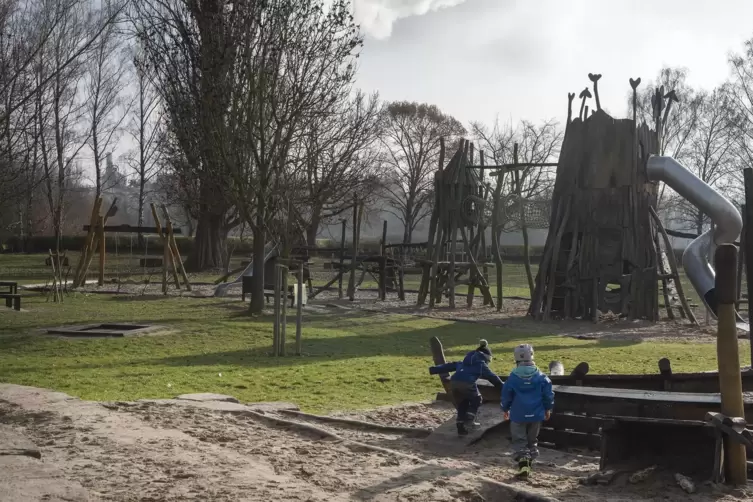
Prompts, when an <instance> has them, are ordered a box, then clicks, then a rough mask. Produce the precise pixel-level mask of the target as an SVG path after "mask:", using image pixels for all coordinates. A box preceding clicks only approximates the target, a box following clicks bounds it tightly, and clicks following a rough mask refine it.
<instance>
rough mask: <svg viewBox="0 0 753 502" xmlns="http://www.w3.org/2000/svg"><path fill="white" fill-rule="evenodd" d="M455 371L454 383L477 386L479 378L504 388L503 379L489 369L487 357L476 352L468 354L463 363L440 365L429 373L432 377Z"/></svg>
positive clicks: (433, 367) (430, 369)
mask: <svg viewBox="0 0 753 502" xmlns="http://www.w3.org/2000/svg"><path fill="white" fill-rule="evenodd" d="M453 371H454V372H455V373H454V374H453V375H452V378H451V379H450V380H452V381H454V382H467V383H470V384H475V383H476V381H477V380H478V379H479V378H483V379H484V380H488V381H489V382H490V383H491V384H492V385H494V386H495V387H496V388H498V389H501V388H502V379H500V378H499V377H498V376H497V374H496V373H494V372H493V371H492V370H491V369H490V368H489V364H488V362H487V357H486V355H485V354H482V353H481V352H478V351H476V350H472V351H471V352H468V353H467V354H466V355H465V358H464V359H463V360H462V361H455V362H452V363H446V364H440V365H439V366H432V367H431V368H429V373H431V374H432V375H437V374H441V373H451V372H453Z"/></svg>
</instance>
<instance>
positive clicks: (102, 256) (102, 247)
mask: <svg viewBox="0 0 753 502" xmlns="http://www.w3.org/2000/svg"><path fill="white" fill-rule="evenodd" d="M97 232H98V234H99V278H98V279H97V284H98V285H100V286H103V285H104V284H105V254H106V251H105V217H104V216H100V217H99V227H98V228H97Z"/></svg>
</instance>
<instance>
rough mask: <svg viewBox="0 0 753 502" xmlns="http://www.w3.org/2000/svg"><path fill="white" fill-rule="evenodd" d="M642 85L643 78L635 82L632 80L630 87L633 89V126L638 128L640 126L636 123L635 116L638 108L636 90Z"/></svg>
mask: <svg viewBox="0 0 753 502" xmlns="http://www.w3.org/2000/svg"><path fill="white" fill-rule="evenodd" d="M639 85H641V77H638V78H637V79H635V80H633V79H632V78H631V79H630V87H631V88H632V89H633V125H634V126H637V125H638V124H636V123H635V116H636V112H637V110H636V107H637V106H638V91H636V89H637V88H638V86H639Z"/></svg>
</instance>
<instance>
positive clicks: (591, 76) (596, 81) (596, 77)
mask: <svg viewBox="0 0 753 502" xmlns="http://www.w3.org/2000/svg"><path fill="white" fill-rule="evenodd" d="M588 78H589V80H591V82H593V83H594V97H595V98H596V109H597V110H601V101H599V79H600V78H601V74H599V73H596V74H594V73H589V74H588Z"/></svg>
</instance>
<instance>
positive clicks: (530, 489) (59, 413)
mask: <svg viewBox="0 0 753 502" xmlns="http://www.w3.org/2000/svg"><path fill="white" fill-rule="evenodd" d="M215 399H216V400H215ZM294 408H295V406H294V405H291V404H289V403H282V404H272V405H266V406H261V407H260V406H254V405H243V404H239V403H235V402H232V400H231V399H224V398H223V397H222V396H214V397H212V396H204V397H202V398H201V399H194V400H186V399H181V400H144V401H138V402H133V403H126V402H117V403H97V402H88V401H81V400H78V399H74V398H70V397H69V396H66V395H65V394H61V393H56V392H52V391H47V390H43V389H35V388H31V387H21V386H15V385H0V424H1V425H2V427H3V430H5V431H8V430H11V431H13V432H14V433H15V435H17V436H18V437H23V438H25V439H24V440H23V441H21V440H17V441H15V443H14V444H15V446H14V447H16V448H17V447H18V444H19V443H20V444H24V445H26V446H24V448H25V449H27V450H28V449H33V448H34V447H36V448H37V449H38V450H39V452H40V454H41V458H40V459H37V458H34V457H33V456H32V457H30V456H28V455H18V456H12V455H4V456H0V458H3V460H4V462H5V464H8V462H9V460H8V459H11V462H12V464H13V466H14V467H13V468H14V469H15V470H14V471H13V472H15V473H16V474H15V477H13V478H12V480H11V481H8V480H7V479H0V500H17V499H14V498H8V497H9V495H8V494H9V493H11V492H10V491H7V490H8V483H10V482H14V483H16V486H15V488H16V490H19V489H23V486H21V487H20V488H19V486H18V484H17V483H18V482H19V480H23V479H24V476H23V473H24V472H26V471H25V470H28V469H31V468H35V469H36V471H35V472H37V473H41V474H40V475H38V476H37V477H36V479H32V480H31V481H27V482H29V483H33V486H34V487H35V491H34V492H31V491H30V492H29V496H31V497H32V498H28V497H27V498H24V500H75V501H84V500H118V501H121V500H122V501H178V500H212V501H236V500H249V501H250V500H269V501H278V500H279V501H325V500H327V501H329V500H332V501H345V500H363V501H376V502H382V501H385V502H386V501H416V502H421V501H427V502H428V501H440V502H441V501H477V502H480V501H485V500H488V501H494V500H499V501H502V500H562V501H565V500H573V501H575V500H579V501H580V500H586V501H597V500H600V501H601V500H614V501H617V500H655V498H656V497H659V498H661V499H663V500H678V501H679V500H688V497H687V495H686V494H685V493H684V492H682V491H681V490H680V488H679V487H677V486H676V484H675V483H674V481H673V479H672V476H673V473H671V472H659V473H657V474H655V475H654V476H653V477H651V478H650V479H648V480H647V481H645V482H644V483H641V484H639V485H633V484H630V483H628V482H627V475H624V476H622V477H618V478H617V479H615V481H614V482H613V484H612V485H609V486H583V485H581V484H580V483H579V479H581V478H583V477H584V476H586V475H588V474H590V473H592V472H594V471H595V470H596V469H597V467H598V459H597V458H595V457H593V456H589V455H579V454H577V453H565V452H558V451H553V450H543V451H542V457H541V461H540V462H539V464H538V469H537V470H538V472H537V474H536V476H535V477H534V478H533V479H532V480H529V481H526V482H521V481H516V480H515V479H514V476H513V473H514V469H513V465H512V463H511V461H510V458H509V454H508V451H507V449H508V444H507V440H506V439H505V438H504V437H501V436H500V437H494V436H492V437H488V438H486V437H485V438H484V440H483V441H481V442H479V443H478V444H476V445H473V446H469V447H467V448H465V449H462V451H460V452H452V453H450V452H448V453H443V452H442V451H439V452H437V451H432V450H431V449H430V448H427V444H426V439H425V438H422V437H411V436H410V435H409V434H401V433H400V432H398V431H394V432H393V431H390V432H385V431H376V430H364V429H362V428H358V427H352V426H350V425H347V424H338V423H329V422H327V423H322V422H321V421H317V420H313V419H309V418H306V417H304V416H301V415H296V414H285V413H284V410H289V409H294ZM452 414H453V410H452V409H450V408H449V407H448V406H447V405H446V404H415V405H404V406H397V407H389V408H380V409H377V410H371V411H364V412H361V413H354V414H348V415H345V414H340V415H338V416H339V417H348V418H351V419H357V420H365V421H369V422H376V423H379V424H383V425H391V426H400V427H420V428H424V429H425V428H427V427H437V426H439V425H440V424H442V423H443V422H445V421H446V420H447V419H448V418H450V417H451V416H452ZM291 422H293V423H292V424H291ZM317 431H320V432H317ZM6 436H8V435H7V434H6ZM1 437H2V436H0V439H1ZM29 444H33V445H34V447H32V446H29ZM0 451H1V446H0ZM5 464H4V465H5ZM42 474H43V475H42ZM4 483H5V484H4ZM30 486H31V485H30ZM16 493H21V492H19V491H17V492H16ZM61 493H62V494H63V495H62V496H61ZM751 495H753V492H746V491H744V490H730V489H727V488H724V487H714V486H710V485H703V484H701V485H700V490H699V493H698V494H696V495H694V496H693V500H704V501H705V500H716V501H732V500H750V496H751Z"/></svg>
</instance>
